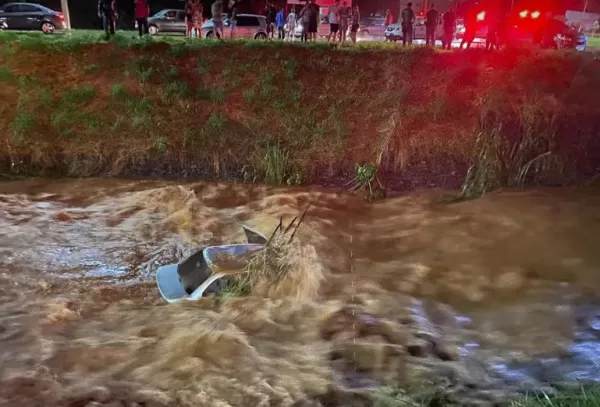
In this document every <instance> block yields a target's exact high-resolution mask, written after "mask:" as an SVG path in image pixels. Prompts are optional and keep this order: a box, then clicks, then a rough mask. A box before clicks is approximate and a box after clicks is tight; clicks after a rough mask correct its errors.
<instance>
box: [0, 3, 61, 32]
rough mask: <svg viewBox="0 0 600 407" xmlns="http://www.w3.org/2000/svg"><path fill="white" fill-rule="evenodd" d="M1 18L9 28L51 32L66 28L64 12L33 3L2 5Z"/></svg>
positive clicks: (0, 8)
mask: <svg viewBox="0 0 600 407" xmlns="http://www.w3.org/2000/svg"><path fill="white" fill-rule="evenodd" d="M0 20H3V21H5V22H6V25H7V28H8V29H9V30H41V31H43V32H44V33H45V34H51V33H53V32H54V31H55V30H63V29H65V28H66V26H65V16H64V15H63V14H62V13H60V12H58V11H54V10H51V9H49V8H48V7H44V6H41V5H39V4H33V3H8V4H5V5H4V6H2V7H0Z"/></svg>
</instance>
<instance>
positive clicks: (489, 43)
mask: <svg viewBox="0 0 600 407" xmlns="http://www.w3.org/2000/svg"><path fill="white" fill-rule="evenodd" d="M489 14H490V17H489V18H488V19H487V23H488V24H487V26H488V30H487V34H486V36H485V49H486V50H487V51H490V50H492V49H494V48H495V49H498V41H497V38H498V30H499V28H500V19H499V18H498V17H499V16H498V13H489Z"/></svg>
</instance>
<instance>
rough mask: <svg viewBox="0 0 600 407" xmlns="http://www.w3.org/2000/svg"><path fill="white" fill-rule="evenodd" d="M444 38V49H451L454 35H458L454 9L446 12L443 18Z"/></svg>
mask: <svg viewBox="0 0 600 407" xmlns="http://www.w3.org/2000/svg"><path fill="white" fill-rule="evenodd" d="M443 27H444V36H443V37H442V49H450V47H451V46H452V41H453V40H454V34H455V33H456V14H454V11H452V9H450V10H448V11H446V12H445V13H444V17H443Z"/></svg>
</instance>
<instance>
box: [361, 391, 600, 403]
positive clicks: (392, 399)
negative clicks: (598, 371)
mask: <svg viewBox="0 0 600 407" xmlns="http://www.w3.org/2000/svg"><path fill="white" fill-rule="evenodd" d="M438 393H439V394H438ZM371 397H372V399H373V407H429V406H438V407H446V406H448V407H450V406H457V405H460V403H457V402H452V401H450V400H447V399H446V397H444V396H443V390H441V392H440V389H438V390H437V391H436V390H435V386H433V387H431V388H427V387H425V388H423V389H421V390H419V391H404V390H400V389H393V388H390V387H380V388H378V389H376V390H375V391H373V393H372V394H371ZM509 405H510V406H511V407H600V389H599V388H598V387H597V386H593V387H582V388H581V389H580V390H577V391H565V392H559V393H557V394H555V395H551V396H549V395H546V394H543V393H541V394H540V395H537V396H536V395H526V396H523V397H521V398H518V399H516V400H512V401H510V404H509Z"/></svg>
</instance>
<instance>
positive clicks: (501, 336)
mask: <svg viewBox="0 0 600 407" xmlns="http://www.w3.org/2000/svg"><path fill="white" fill-rule="evenodd" d="M599 192H600V191H599V190H598V189H597V188H592V187H590V188H570V189H549V190H533V191H506V192H501V193H497V194H492V195H488V196H486V197H485V198H483V199H479V200H475V201H470V202H463V203H456V204H450V205H449V204H442V203H439V202H440V200H439V197H440V196H441V195H442V192H440V191H427V192H417V193H410V194H404V195H398V196H395V197H390V198H387V199H386V200H384V201H380V202H377V203H374V204H368V203H366V202H364V201H363V200H362V199H361V197H359V196H354V195H350V194H347V193H345V192H343V191H336V190H324V189H321V190H320V189H298V188H294V189H291V188H275V187H264V186H249V185H234V184H225V183H223V184H208V183H176V182H171V181H139V180H115V179H109V180H104V179H92V180H60V181H47V180H30V181H19V182H4V183H0V405H2V406H22V407H34V406H70V407H76V406H77V407H78V406H81V407H83V406H89V407H93V406H96V407H97V406H100V405H106V406H112V407H119V406H120V407H130V406H215V407H226V406H240V407H253V406H265V407H266V406H277V407H285V406H319V405H323V406H328V405H339V406H352V405H356V406H362V405H369V401H368V399H369V394H370V392H372V391H373V390H374V389H375V390H377V389H380V388H382V386H386V387H388V388H406V389H412V388H415V386H420V387H419V388H420V389H425V390H427V389H431V388H435V389H437V388H443V389H444V392H445V393H446V397H447V398H448V399H449V400H451V401H454V402H456V403H457V404H460V405H470V404H473V405H475V404H477V405H497V404H499V403H502V402H504V401H506V400H507V399H509V398H511V397H514V396H515V395H518V394H520V393H525V392H530V391H536V390H537V391H540V390H543V391H547V392H551V391H553V389H554V388H560V386H563V385H568V384H569V383H573V382H575V381H596V380H599V379H600V294H599V293H600V291H599V290H598V289H599V288H600V278H598V272H599V270H600V268H599V267H600V250H599V249H598V247H599V244H598V236H599V234H600V211H599V210H598V208H600V206H599V204H600V193H599ZM308 204H311V208H310V210H309V212H308V214H307V216H306V218H305V221H304V223H303V225H302V227H301V228H300V230H299V235H298V241H299V244H300V245H301V246H302V247H303V248H304V249H305V250H304V251H303V252H302V253H303V254H302V256H299V258H298V262H299V264H300V266H299V267H302V268H304V271H303V272H304V273H305V275H307V276H308V275H310V276H312V277H314V278H315V279H316V280H315V281H320V288H319V290H318V292H312V293H310V294H305V295H293V296H292V295H285V293H279V294H278V295H252V296H249V297H245V298H230V299H215V298H206V299H203V300H201V301H199V302H198V303H193V304H185V305H167V304H166V303H165V302H164V301H163V300H162V299H161V297H160V295H159V292H158V290H157V288H156V285H155V282H154V273H155V271H156V268H157V267H158V266H159V265H162V264H168V263H172V262H177V261H179V260H181V259H183V258H184V257H185V256H187V255H189V254H190V253H192V252H193V251H194V250H197V248H199V247H202V246H205V245H209V244H219V243H232V242H241V241H243V232H242V229H241V228H240V225H241V224H242V223H244V224H247V225H249V226H251V227H254V228H255V229H257V230H259V231H261V232H263V233H264V234H269V233H270V232H271V231H272V230H273V228H274V227H275V226H276V224H277V223H278V221H279V217H284V219H287V220H288V221H289V220H291V218H293V217H294V216H296V215H298V214H299V213H300V212H301V211H302V210H303V209H304V208H305V207H306V206H307V205H308ZM361 403H362V404H361Z"/></svg>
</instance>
